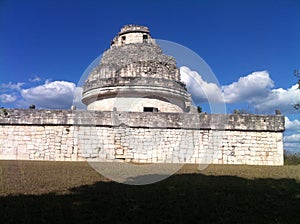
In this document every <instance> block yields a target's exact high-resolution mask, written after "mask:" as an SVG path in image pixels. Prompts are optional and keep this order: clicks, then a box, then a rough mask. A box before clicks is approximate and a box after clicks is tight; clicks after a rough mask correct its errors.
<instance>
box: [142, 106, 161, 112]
mask: <svg viewBox="0 0 300 224" xmlns="http://www.w3.org/2000/svg"><path fill="white" fill-rule="evenodd" d="M144 112H152V113H153V112H158V108H156V107H144Z"/></svg>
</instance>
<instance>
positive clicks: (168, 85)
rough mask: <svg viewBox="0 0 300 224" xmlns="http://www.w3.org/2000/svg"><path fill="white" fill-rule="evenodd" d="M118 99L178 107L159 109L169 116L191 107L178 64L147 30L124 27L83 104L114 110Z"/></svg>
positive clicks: (85, 92)
mask: <svg viewBox="0 0 300 224" xmlns="http://www.w3.org/2000/svg"><path fill="white" fill-rule="evenodd" d="M115 97H119V98H120V97H124V98H131V99H140V98H144V100H143V102H146V101H147V103H146V104H147V105H148V106H149V105H153V102H154V101H155V102H157V101H162V102H169V101H173V103H169V104H176V105H177V109H174V108H173V109H170V108H171V106H170V105H169V106H166V105H164V106H162V107H161V108H158V110H159V111H165V112H168V111H171V112H172V111H173V112H175V111H176V112H182V111H186V102H187V104H189V103H190V97H189V95H188V94H187V92H186V88H185V85H184V84H183V83H182V82H181V81H180V73H179V69H178V68H177V66H176V60H175V59H174V58H173V57H171V56H168V55H165V54H164V53H163V52H162V50H161V48H160V47H159V46H158V45H157V44H156V42H155V40H154V39H153V38H152V37H151V35H150V33H149V29H148V28H147V27H145V26H138V25H126V26H124V27H123V28H122V29H121V31H120V32H119V33H118V35H117V36H116V37H115V38H113V40H112V42H111V46H110V48H109V49H108V50H106V51H105V52H104V53H103V55H102V58H101V61H100V64H99V65H98V66H96V67H95V68H94V69H93V70H92V72H91V73H90V75H89V76H88V78H87V80H86V81H85V84H84V87H83V97H82V102H83V103H84V104H86V105H88V109H91V110H112V109H113V106H114V105H112V104H111V102H112V98H115ZM145 98H147V99H148V100H145ZM158 98H159V99H158ZM149 99H152V101H151V100H149ZM151 102H152V104H151ZM174 102H175V103H174ZM104 104H107V105H108V104H109V105H110V106H103V105H104ZM162 104H163V103H161V104H159V105H162ZM165 104H167V103H165ZM149 107H150V106H149ZM174 107H175V106H174ZM117 109H118V108H117ZM139 110H140V109H134V110H133V111H139Z"/></svg>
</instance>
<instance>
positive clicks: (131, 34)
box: [111, 24, 152, 47]
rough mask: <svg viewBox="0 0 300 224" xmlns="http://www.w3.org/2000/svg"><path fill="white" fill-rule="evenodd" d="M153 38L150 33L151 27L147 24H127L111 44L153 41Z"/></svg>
mask: <svg viewBox="0 0 300 224" xmlns="http://www.w3.org/2000/svg"><path fill="white" fill-rule="evenodd" d="M151 40H152V38H151V36H150V34H149V29H148V27H146V26H138V25H132V24H131V25H126V26H124V27H123V28H122V29H121V31H120V32H119V33H118V35H117V36H116V37H115V38H114V39H113V40H112V42H111V46H112V47H114V46H121V45H124V44H132V43H145V42H151Z"/></svg>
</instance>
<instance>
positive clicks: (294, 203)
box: [0, 161, 300, 224]
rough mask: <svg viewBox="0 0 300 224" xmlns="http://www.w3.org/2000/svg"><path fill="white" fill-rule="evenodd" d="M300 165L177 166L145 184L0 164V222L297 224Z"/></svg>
mask: <svg viewBox="0 0 300 224" xmlns="http://www.w3.org/2000/svg"><path fill="white" fill-rule="evenodd" d="M299 211H300V166H282V167H268V166H234V165H211V166H209V167H208V168H207V169H205V170H203V171H198V170H197V166H195V165H186V166H184V167H183V168H182V169H181V170H180V171H179V172H178V173H177V174H176V175H173V176H171V177H169V178H167V179H165V180H164V181H161V182H158V183H155V184H151V185H144V186H131V185H124V184H119V183H115V182H112V181H110V180H108V179H106V178H105V177H103V176H101V175H99V174H98V173H97V172H96V171H94V170H93V169H92V168H91V167H90V166H89V165H88V164H87V163H84V162H30V161H0V223H272V224H273V223H293V224H294V223H300V213H299Z"/></svg>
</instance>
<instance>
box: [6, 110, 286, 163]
mask: <svg viewBox="0 0 300 224" xmlns="http://www.w3.org/2000/svg"><path fill="white" fill-rule="evenodd" d="M6 112H7V114H6V113H5V114H4V113H3V111H2V113H1V116H0V159H23V160H64V161H77V160H85V159H87V160H97V161H115V160H118V161H125V162H141V163H155V162H161V163H215V164H253V165H283V144H282V132H283V131H284V118H283V117H282V116H279V115H275V116H264V115H239V114H234V115H207V114H183V113H178V114H176V113H135V112H117V111H114V112H99V111H98V112H96V111H67V110H64V111H63V110H16V109H14V110H7V111H6Z"/></svg>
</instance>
